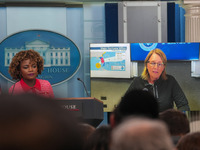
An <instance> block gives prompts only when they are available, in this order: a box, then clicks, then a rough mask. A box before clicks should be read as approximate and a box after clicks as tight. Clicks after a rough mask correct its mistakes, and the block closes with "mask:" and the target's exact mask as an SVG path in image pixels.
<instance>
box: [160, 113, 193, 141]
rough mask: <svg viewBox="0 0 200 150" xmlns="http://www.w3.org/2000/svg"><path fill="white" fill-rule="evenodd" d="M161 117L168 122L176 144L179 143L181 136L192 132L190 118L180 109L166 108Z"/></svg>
mask: <svg viewBox="0 0 200 150" xmlns="http://www.w3.org/2000/svg"><path fill="white" fill-rule="evenodd" d="M159 118H160V119H161V120H162V121H164V122H165V123H166V124H167V126H168V129H169V132H170V134H171V136H172V139H173V141H174V144H177V142H178V140H179V138H180V137H181V136H183V135H185V134H187V133H189V132H190V124H189V120H188V118H187V116H186V114H184V113H183V112H181V111H179V110H175V109H168V110H165V111H163V112H161V113H160V114H159Z"/></svg>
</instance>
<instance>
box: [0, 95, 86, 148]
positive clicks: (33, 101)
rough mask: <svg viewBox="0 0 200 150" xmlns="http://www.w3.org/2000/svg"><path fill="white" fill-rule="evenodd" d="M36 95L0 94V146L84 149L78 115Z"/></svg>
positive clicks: (51, 100) (53, 101)
mask: <svg viewBox="0 0 200 150" xmlns="http://www.w3.org/2000/svg"><path fill="white" fill-rule="evenodd" d="M69 113H70V112H68V111H67V110H66V109H63V108H62V107H61V106H59V105H57V103H55V100H53V99H47V98H44V97H39V96H36V95H29V94H23V95H15V96H13V95H0V133H1V134H0V149H3V150H64V149H70V150H81V148H82V141H81V140H80V137H81V136H79V133H80V132H79V129H78V128H77V121H76V119H75V117H73V116H71V114H69Z"/></svg>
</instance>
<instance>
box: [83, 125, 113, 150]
mask: <svg viewBox="0 0 200 150" xmlns="http://www.w3.org/2000/svg"><path fill="white" fill-rule="evenodd" d="M111 130H112V128H111V127H110V126H109V125H101V126H100V127H98V128H97V129H96V130H95V131H94V132H93V133H92V134H91V136H90V137H89V138H88V141H87V143H86V146H85V148H84V150H109V146H110V141H111Z"/></svg>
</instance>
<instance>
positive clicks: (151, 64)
mask: <svg viewBox="0 0 200 150" xmlns="http://www.w3.org/2000/svg"><path fill="white" fill-rule="evenodd" d="M148 63H149V64H150V66H151V67H155V66H156V64H157V66H158V68H161V67H162V66H164V64H163V63H155V62H148Z"/></svg>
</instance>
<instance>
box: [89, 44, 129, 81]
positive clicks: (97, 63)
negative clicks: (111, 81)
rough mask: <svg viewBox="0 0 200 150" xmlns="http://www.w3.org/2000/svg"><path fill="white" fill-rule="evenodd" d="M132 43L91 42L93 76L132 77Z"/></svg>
mask: <svg viewBox="0 0 200 150" xmlns="http://www.w3.org/2000/svg"><path fill="white" fill-rule="evenodd" d="M130 62H131V61H130V44H124V43H122V44H119V43H116V44H113V43H112V44H90V70H91V77H119V78H127V77H128V78H129V77H130Z"/></svg>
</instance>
